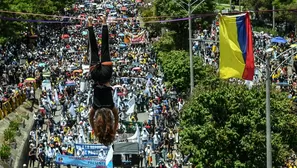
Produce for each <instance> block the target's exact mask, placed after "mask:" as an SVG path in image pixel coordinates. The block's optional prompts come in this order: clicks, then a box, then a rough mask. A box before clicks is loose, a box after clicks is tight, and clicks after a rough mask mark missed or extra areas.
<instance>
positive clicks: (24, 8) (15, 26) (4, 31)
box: [0, 0, 74, 43]
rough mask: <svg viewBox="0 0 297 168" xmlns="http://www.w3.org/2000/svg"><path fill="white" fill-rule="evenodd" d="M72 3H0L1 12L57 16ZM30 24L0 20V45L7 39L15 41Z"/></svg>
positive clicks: (41, 0)
mask: <svg viewBox="0 0 297 168" xmlns="http://www.w3.org/2000/svg"><path fill="white" fill-rule="evenodd" d="M71 3H74V0H69V1H67V2H64V1H62V0H13V1H11V0H2V1H0V6H1V10H5V11H12V12H24V13H34V14H47V15H53V14H57V15H58V14H59V12H60V11H62V10H63V8H64V7H66V6H67V5H69V4H71ZM1 16H2V17H7V18H18V19H46V20H54V19H55V18H49V17H44V16H36V15H25V14H22V15H20V14H10V13H1ZM31 26H32V25H31V23H27V22H19V21H6V20H0V31H1V35H0V43H1V42H2V43H3V42H5V41H7V40H8V39H15V38H18V37H20V36H21V32H23V31H27V30H26V27H31Z"/></svg>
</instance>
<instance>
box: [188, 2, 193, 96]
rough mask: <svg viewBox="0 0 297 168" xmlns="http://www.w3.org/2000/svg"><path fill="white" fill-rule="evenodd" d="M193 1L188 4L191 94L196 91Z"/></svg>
mask: <svg viewBox="0 0 297 168" xmlns="http://www.w3.org/2000/svg"><path fill="white" fill-rule="evenodd" d="M191 14H192V12H191V1H189V3H188V17H189V52H190V81H191V82H190V86H191V94H192V93H193V90H194V69H193V68H194V67H193V51H192V45H193V44H192V18H191Z"/></svg>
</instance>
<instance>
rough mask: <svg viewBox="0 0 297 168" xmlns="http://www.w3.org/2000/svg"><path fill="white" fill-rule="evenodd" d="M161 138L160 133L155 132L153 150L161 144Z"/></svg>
mask: <svg viewBox="0 0 297 168" xmlns="http://www.w3.org/2000/svg"><path fill="white" fill-rule="evenodd" d="M159 139H160V137H159V135H158V132H155V134H154V136H153V141H154V143H153V150H156V148H157V147H158V145H159Z"/></svg>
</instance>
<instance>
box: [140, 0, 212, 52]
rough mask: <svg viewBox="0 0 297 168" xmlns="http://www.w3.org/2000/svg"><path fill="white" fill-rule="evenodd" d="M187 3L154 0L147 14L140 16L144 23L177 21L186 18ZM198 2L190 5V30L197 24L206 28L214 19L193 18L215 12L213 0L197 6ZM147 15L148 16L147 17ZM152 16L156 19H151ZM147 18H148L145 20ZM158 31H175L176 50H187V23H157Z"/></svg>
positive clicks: (184, 0) (196, 26)
mask: <svg viewBox="0 0 297 168" xmlns="http://www.w3.org/2000/svg"><path fill="white" fill-rule="evenodd" d="M188 2H189V1H186V0H155V1H154V2H153V6H152V7H150V8H149V9H147V10H149V12H145V11H144V10H142V11H144V12H142V16H143V17H144V21H145V22H146V21H152V20H171V19H177V18H187V17H188V11H187V10H185V9H187V8H188V5H187V4H188ZM193 2H194V0H191V3H193ZM199 2H200V1H198V2H197V3H196V4H193V5H192V9H193V13H192V14H193V16H194V17H193V19H192V22H193V27H192V29H194V30H195V29H197V28H198V24H202V25H205V26H207V25H208V24H207V23H209V22H211V21H212V20H213V19H214V17H204V18H202V19H199V18H197V17H195V15H197V14H203V13H212V12H213V11H214V10H215V7H216V3H215V1H213V0H205V1H204V2H203V3H201V4H200V5H199V6H197V5H198V4H199ZM148 14H149V15H148ZM152 16H154V17H156V18H152ZM146 17H149V18H146ZM153 24H156V23H149V24H147V26H150V25H153ZM157 25H158V27H157V28H158V29H160V27H161V28H164V29H168V30H169V31H175V32H176V34H175V35H174V40H175V43H176V47H177V49H185V50H188V45H189V44H188V40H189V35H188V22H187V20H185V21H178V22H167V23H157ZM153 28H154V26H152V27H151V30H152V31H155V29H153Z"/></svg>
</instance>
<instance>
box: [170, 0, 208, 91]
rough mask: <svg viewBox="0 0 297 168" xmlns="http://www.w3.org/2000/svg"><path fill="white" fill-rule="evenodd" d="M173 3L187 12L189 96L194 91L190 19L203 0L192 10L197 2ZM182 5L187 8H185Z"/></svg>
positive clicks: (196, 0)
mask: <svg viewBox="0 0 297 168" xmlns="http://www.w3.org/2000/svg"><path fill="white" fill-rule="evenodd" d="M174 1H175V3H177V4H178V5H179V6H180V7H181V8H183V9H184V10H186V11H188V21H189V52H190V81H191V82H190V87H191V94H192V93H193V90H194V68H193V51H192V18H191V15H192V13H193V11H194V10H195V9H196V8H197V7H198V6H200V5H201V4H202V3H203V2H204V1H205V0H202V1H201V2H199V4H197V5H196V6H195V7H194V8H193V9H192V6H193V5H195V3H197V2H198V1H199V0H195V1H194V2H193V3H191V0H189V2H188V3H186V2H184V1H181V2H177V0H174ZM183 5H185V6H187V8H185V7H184V6H183Z"/></svg>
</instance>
